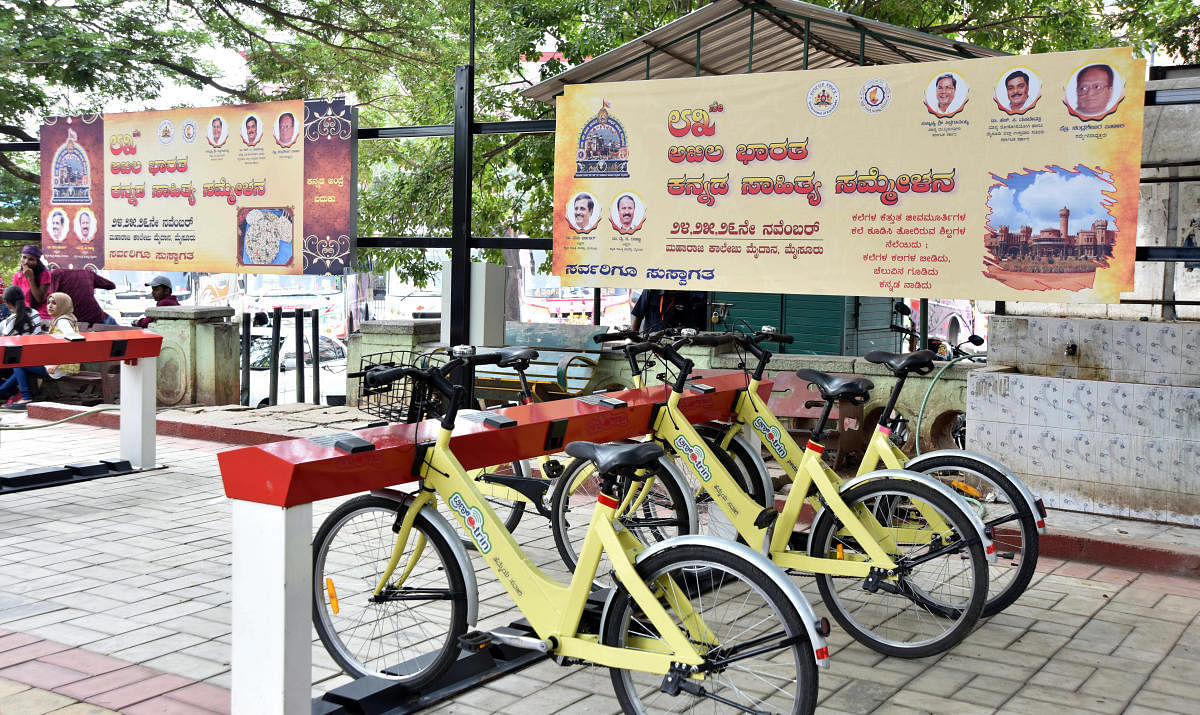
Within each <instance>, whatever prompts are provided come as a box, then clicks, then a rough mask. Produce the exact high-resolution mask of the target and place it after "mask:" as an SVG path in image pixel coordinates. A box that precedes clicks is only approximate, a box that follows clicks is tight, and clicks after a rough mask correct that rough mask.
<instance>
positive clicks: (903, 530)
mask: <svg viewBox="0 0 1200 715" xmlns="http://www.w3.org/2000/svg"><path fill="white" fill-rule="evenodd" d="M842 498H843V499H844V500H845V502H846V504H847V505H849V506H850V508H851V509H853V510H854V511H855V513H857V514H859V515H860V518H862V519H864V521H865V520H869V519H874V520H875V528H877V529H878V530H879V532H880V533H881V534H883V535H885V536H888V537H890V538H891V540H892V541H893V542H894V543H895V544H896V547H897V548H896V549H895V551H893V552H892V553H890V554H889V555H890V556H891V557H892V560H893V561H895V562H896V564H897V567H898V568H897V569H896V571H895V572H893V573H890V574H886V575H882V577H881V578H879V579H878V580H877V581H874V580H872V579H862V578H854V577H844V576H842V577H839V576H833V575H830V574H817V575H816V578H817V588H818V589H819V590H820V592H821V598H822V599H824V601H825V605H826V606H827V607H828V608H829V611H830V613H832V614H833V617H834V618H836V619H837V622H838V623H840V624H841V625H842V627H843V628H845V629H846V631H847V632H849V633H850V634H851V635H852V636H854V638H855V639H857V640H858V641H859V642H860V643H862V644H863V645H866V646H867V647H869V648H872V649H873V650H876V651H878V652H880V653H883V654H885V655H894V656H899V657H902V658H923V657H925V656H929V655H933V654H935V653H941V652H943V651H945V650H947V649H949V648H951V647H953V646H954V645H956V644H958V642H959V641H961V640H962V639H963V638H965V637H966V635H967V633H969V632H970V631H971V628H972V627H973V626H974V625H975V622H976V621H977V620H978V619H979V614H980V613H981V612H982V611H983V604H984V601H985V600H986V599H987V584H988V581H987V561H986V557H985V556H984V553H983V545H982V544H981V543H980V541H979V539H978V538H976V537H975V533H976V532H975V530H974V528H973V527H972V526H971V521H970V519H969V518H968V516H967V514H965V513H964V512H963V510H962V508H961V507H960V506H959V505H957V504H955V503H954V502H953V501H951V500H950V499H948V498H947V497H945V496H944V495H942V494H940V493H939V492H937V491H934V490H933V489H931V488H930V487H927V486H925V485H923V484H919V483H917V482H913V481H910V480H907V479H880V480H876V481H870V482H866V483H864V484H860V485H859V486H857V487H854V488H853V489H850V490H848V491H847V492H845V493H843V494H842ZM935 516H936V517H938V518H939V519H940V520H941V521H942V523H944V524H946V525H947V526H948V527H949V532H942V533H939V534H935V533H934V531H933V529H932V528H931V527H930V523H929V520H931V519H932V518H933V517H935ZM812 539H813V544H815V547H816V548H815V553H816V555H818V556H822V557H824V558H828V559H845V560H865V559H867V558H868V557H867V555H866V551H865V549H863V548H862V546H861V545H860V544H859V542H858V541H857V540H856V539H854V537H852V536H851V535H850V534H849V532H848V531H847V530H846V529H845V528H843V525H842V523H841V521H840V520H839V519H838V518H837V516H836V515H834V513H833V510H832V509H825V510H823V511H822V512H821V514H820V515H819V518H818V519H817V520H816V521H815V523H814V524H813V526H812Z"/></svg>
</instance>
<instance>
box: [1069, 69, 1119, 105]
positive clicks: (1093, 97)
mask: <svg viewBox="0 0 1200 715" xmlns="http://www.w3.org/2000/svg"><path fill="white" fill-rule="evenodd" d="M1112 90H1113V70H1112V67H1109V66H1108V65H1089V66H1088V67H1084V68H1083V70H1082V71H1081V72H1080V73H1079V74H1078V75H1076V76H1075V99H1076V102H1075V108H1076V109H1078V110H1079V114H1080V115H1082V116H1083V117H1087V118H1098V117H1099V116H1100V115H1102V114H1104V110H1105V109H1107V108H1108V103H1109V102H1110V101H1112Z"/></svg>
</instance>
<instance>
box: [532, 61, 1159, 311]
mask: <svg viewBox="0 0 1200 715" xmlns="http://www.w3.org/2000/svg"><path fill="white" fill-rule="evenodd" d="M1145 72H1146V69H1145V61H1144V60H1140V59H1135V58H1134V57H1133V56H1132V53H1131V52H1130V51H1129V50H1128V49H1113V50H1091V51H1086V52H1064V53H1054V54H1044V55H1033V56H1017V57H996V58H987V59H976V60H964V61H960V62H930V63H922V64H908V65H890V66H883V67H856V68H848V69H836V70H810V71H805V72H777V73H768V74H761V75H736V76H727V77H702V78H696V79H679V80H654V81H646V82H619V83H600V84H594V85H573V86H569V87H567V88H566V92H565V93H564V95H563V96H562V97H560V98H559V99H558V111H557V117H558V119H557V134H556V140H555V171H554V273H555V274H556V275H560V276H562V279H563V283H564V284H566V285H581V286H613V287H627V288H687V289H690V290H736V291H752V292H763V293H773V292H781V293H825V294H836V295H897V296H899V295H903V296H908V297H939V298H977V299H996V300H1037V301H1050V302H1096V303H1114V302H1117V301H1118V300H1119V297H1120V296H1119V294H1120V292H1121V291H1128V290H1132V287H1133V261H1134V245H1135V239H1136V236H1137V204H1138V183H1139V178H1140V166H1141V145H1142V111H1143V103H1144V94H1145Z"/></svg>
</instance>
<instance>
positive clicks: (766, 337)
mask: <svg viewBox="0 0 1200 715" xmlns="http://www.w3.org/2000/svg"><path fill="white" fill-rule="evenodd" d="M754 342H756V343H779V344H780V345H790V344H791V343H794V342H796V338H794V337H792V336H791V335H788V334H787V333H764V332H762V331H761V330H760V331H758V332H756V333H755V334H754Z"/></svg>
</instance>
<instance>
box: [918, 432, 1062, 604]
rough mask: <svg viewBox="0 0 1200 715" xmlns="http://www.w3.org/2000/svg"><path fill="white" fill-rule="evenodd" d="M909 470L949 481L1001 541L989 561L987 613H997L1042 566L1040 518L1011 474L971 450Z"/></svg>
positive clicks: (936, 457)
mask: <svg viewBox="0 0 1200 715" xmlns="http://www.w3.org/2000/svg"><path fill="white" fill-rule="evenodd" d="M905 469H910V470H912V471H914V472H921V473H923V474H928V475H929V476H931V477H933V478H934V479H937V480H938V481H940V482H943V483H945V484H946V485H947V486H949V487H950V488H951V489H954V490H955V491H957V492H958V493H959V494H961V495H962V496H963V497H964V498H965V499H967V501H968V504H970V505H971V506H972V507H973V508H975V509H976V511H977V512H978V514H979V518H980V519H982V520H983V524H984V526H986V527H987V528H988V532H989V535H990V537H991V539H992V543H994V544H995V545H996V561H995V562H994V563H989V564H988V599H987V603H986V604H984V607H983V615H982V616H981V617H982V618H987V617H989V616H994V615H996V614H997V613H999V612H1000V611H1002V610H1004V609H1005V608H1007V607H1008V606H1010V605H1012V603H1013V602H1014V601H1016V600H1017V599H1018V598H1020V596H1021V594H1022V593H1025V589H1026V588H1027V587H1028V586H1029V581H1030V580H1031V579H1032V578H1033V572H1034V570H1035V569H1036V568H1037V560H1038V550H1039V540H1038V539H1039V537H1038V530H1037V518H1036V515H1035V514H1034V513H1033V509H1032V508H1030V506H1029V503H1028V502H1026V500H1025V498H1024V497H1023V496H1022V495H1021V491H1020V489H1018V488H1017V486H1016V485H1015V484H1013V483H1012V480H1011V479H1010V478H1009V477H1008V475H1006V474H1004V473H1003V472H1001V471H999V470H997V469H996V468H994V467H992V466H991V465H989V464H987V463H986V462H982V461H980V460H978V459H975V458H972V457H970V456H968V455H957V454H943V455H931V456H929V457H921V458H918V459H916V460H914V461H912V462H911V463H909V465H907V466H906V467H905Z"/></svg>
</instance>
